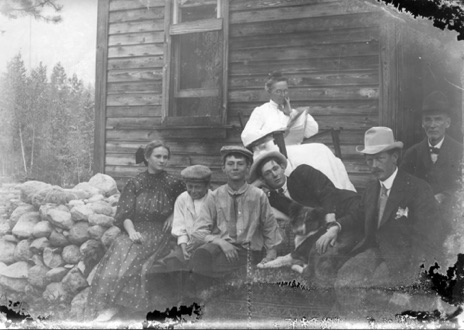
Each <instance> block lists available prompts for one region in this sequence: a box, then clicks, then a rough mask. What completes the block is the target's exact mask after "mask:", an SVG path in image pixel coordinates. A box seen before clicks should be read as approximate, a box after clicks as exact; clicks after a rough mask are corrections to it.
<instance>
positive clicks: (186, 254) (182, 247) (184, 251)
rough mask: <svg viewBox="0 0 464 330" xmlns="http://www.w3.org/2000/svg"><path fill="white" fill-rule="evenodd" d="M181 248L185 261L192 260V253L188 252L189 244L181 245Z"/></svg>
mask: <svg viewBox="0 0 464 330" xmlns="http://www.w3.org/2000/svg"><path fill="white" fill-rule="evenodd" d="M180 248H181V249H182V254H183V255H184V259H185V260H189V259H190V253H189V252H188V251H187V244H185V243H182V244H181V245H180Z"/></svg>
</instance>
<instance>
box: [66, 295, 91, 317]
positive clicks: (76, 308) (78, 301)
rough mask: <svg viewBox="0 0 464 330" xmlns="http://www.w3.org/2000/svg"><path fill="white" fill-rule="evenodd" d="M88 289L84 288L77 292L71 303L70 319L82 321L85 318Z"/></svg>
mask: <svg viewBox="0 0 464 330" xmlns="http://www.w3.org/2000/svg"><path fill="white" fill-rule="evenodd" d="M89 291H90V288H85V289H84V290H82V291H81V292H79V293H78V294H77V295H76V296H75V297H74V298H73V300H72V302H71V312H70V317H71V319H73V320H78V321H79V320H83V319H84V318H85V309H86V306H87V303H88V297H89Z"/></svg>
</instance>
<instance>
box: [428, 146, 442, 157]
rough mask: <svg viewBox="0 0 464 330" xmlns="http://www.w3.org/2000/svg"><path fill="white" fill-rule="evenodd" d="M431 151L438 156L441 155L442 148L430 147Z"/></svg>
mask: <svg viewBox="0 0 464 330" xmlns="http://www.w3.org/2000/svg"><path fill="white" fill-rule="evenodd" d="M429 150H430V153H431V154H436V155H438V154H439V153H440V148H435V147H430V148H429Z"/></svg>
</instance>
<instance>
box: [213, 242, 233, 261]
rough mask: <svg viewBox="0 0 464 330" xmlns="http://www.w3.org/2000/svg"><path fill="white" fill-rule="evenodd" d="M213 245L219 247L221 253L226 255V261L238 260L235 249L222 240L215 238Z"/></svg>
mask: <svg viewBox="0 0 464 330" xmlns="http://www.w3.org/2000/svg"><path fill="white" fill-rule="evenodd" d="M213 243H215V244H217V245H219V247H220V248H221V250H222V252H224V254H225V255H226V258H227V261H229V262H232V261H235V260H237V259H238V252H237V248H236V247H235V246H233V245H232V244H230V243H229V242H227V241H225V240H223V239H222V238H215V239H214V241H213Z"/></svg>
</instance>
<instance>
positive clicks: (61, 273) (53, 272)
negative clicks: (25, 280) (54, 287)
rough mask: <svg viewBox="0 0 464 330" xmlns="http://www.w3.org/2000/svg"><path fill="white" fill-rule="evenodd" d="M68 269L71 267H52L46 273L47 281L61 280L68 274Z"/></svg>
mask: <svg viewBox="0 0 464 330" xmlns="http://www.w3.org/2000/svg"><path fill="white" fill-rule="evenodd" d="M68 271H69V269H66V268H64V267H57V268H53V269H50V270H49V271H48V272H47V273H46V274H45V282H47V283H52V282H61V280H62V279H63V278H64V277H65V276H66V274H67V273H68Z"/></svg>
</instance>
